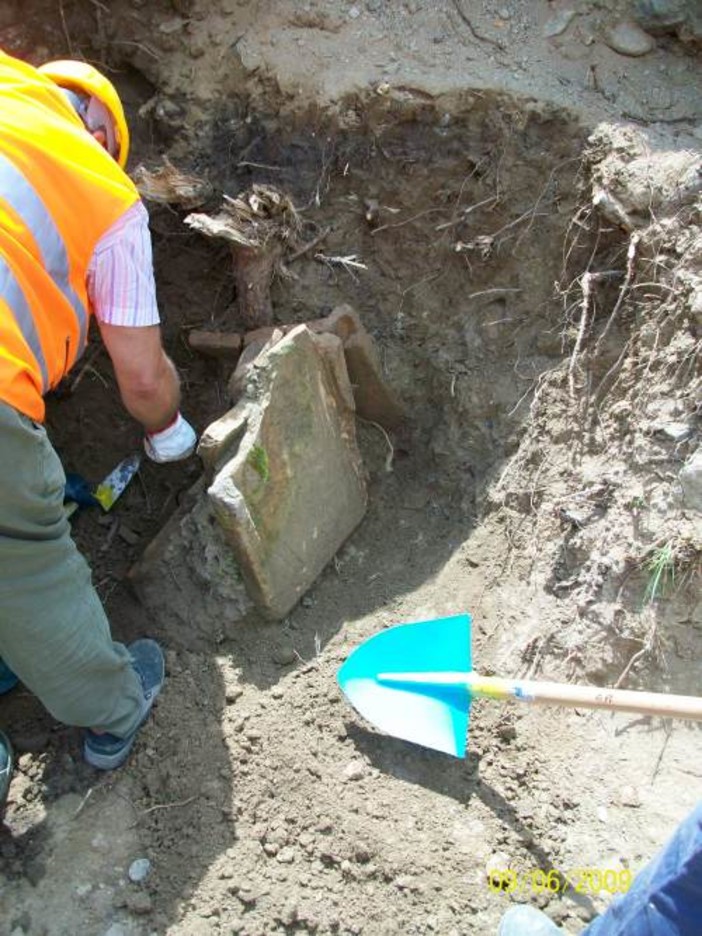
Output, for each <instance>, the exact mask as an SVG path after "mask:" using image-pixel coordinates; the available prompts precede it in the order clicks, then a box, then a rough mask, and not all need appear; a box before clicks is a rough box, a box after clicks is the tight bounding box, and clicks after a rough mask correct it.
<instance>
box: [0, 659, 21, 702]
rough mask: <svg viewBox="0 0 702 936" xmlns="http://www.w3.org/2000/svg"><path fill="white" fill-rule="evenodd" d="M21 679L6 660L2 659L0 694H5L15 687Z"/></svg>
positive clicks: (0, 664) (0, 663) (0, 666)
mask: <svg viewBox="0 0 702 936" xmlns="http://www.w3.org/2000/svg"><path fill="white" fill-rule="evenodd" d="M18 682H19V679H18V678H17V677H16V676H15V674H14V673H13V672H12V670H11V669H10V667H9V666H8V665H7V663H5V662H4V660H1V659H0V695H5V693H6V692H9V691H10V690H11V689H14V688H15V686H16V685H17V683H18Z"/></svg>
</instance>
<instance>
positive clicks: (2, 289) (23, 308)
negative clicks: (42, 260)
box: [0, 257, 49, 393]
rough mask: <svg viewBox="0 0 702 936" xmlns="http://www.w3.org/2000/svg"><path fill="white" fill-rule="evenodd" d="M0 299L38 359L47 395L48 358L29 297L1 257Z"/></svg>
mask: <svg viewBox="0 0 702 936" xmlns="http://www.w3.org/2000/svg"><path fill="white" fill-rule="evenodd" d="M0 298H2V299H4V300H5V302H6V303H7V304H8V306H9V307H10V310H11V312H12V314H13V316H14V319H15V322H17V326H18V327H19V330H20V331H21V332H22V337H23V338H24V340H25V341H26V342H27V345H28V346H29V349H30V351H31V352H32V354H33V355H34V357H35V358H36V359H37V364H38V365H39V370H40V371H41V380H42V384H43V387H44V390H43V392H44V393H45V392H46V391H47V390H48V389H49V370H48V368H47V366H46V358H45V357H44V352H43V351H42V348H41V342H40V341H39V335H38V334H37V329H36V325H35V324H34V318H33V316H32V312H31V309H30V308H29V303H28V302H27V297H26V296H25V294H24V292H23V291H22V287H21V286H20V284H19V283H18V282H17V279H16V277H15V274H14V273H13V272H12V270H11V269H10V267H9V266H8V264H7V261H6V260H5V259H4V258H3V257H0Z"/></svg>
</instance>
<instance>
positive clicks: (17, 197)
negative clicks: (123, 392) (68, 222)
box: [0, 153, 88, 392]
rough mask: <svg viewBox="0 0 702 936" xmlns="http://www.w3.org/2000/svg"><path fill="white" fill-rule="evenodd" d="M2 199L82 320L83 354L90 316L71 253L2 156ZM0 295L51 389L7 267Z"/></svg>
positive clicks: (37, 200)
mask: <svg viewBox="0 0 702 936" xmlns="http://www.w3.org/2000/svg"><path fill="white" fill-rule="evenodd" d="M0 198H3V199H4V200H5V201H6V202H7V203H8V204H9V205H10V207H11V208H12V209H13V210H14V212H15V213H16V214H17V215H19V217H20V218H21V219H22V221H23V222H24V224H25V226H26V228H27V230H28V231H29V233H30V234H31V235H32V237H33V238H34V242H35V243H36V245H37V247H38V248H39V252H40V254H41V260H42V263H43V266H44V269H45V270H46V272H47V273H48V274H49V276H50V277H51V278H52V280H53V281H54V284H55V285H56V286H57V287H58V289H59V290H60V291H61V292H62V293H63V295H64V297H65V298H66V300H67V301H68V302H69V303H70V305H71V307H72V309H73V311H74V312H75V314H76V318H77V320H78V330H79V343H78V349H79V353H80V351H81V350H82V349H83V348H84V347H85V342H86V340H87V334H88V313H87V311H86V309H85V306H84V305H83V303H82V302H81V300H80V298H79V297H78V296H77V295H76V292H75V290H74V289H73V287H72V286H71V283H70V280H69V271H68V252H67V250H66V245H65V243H64V241H63V238H62V237H61V235H60V233H59V231H58V228H57V227H56V224H55V223H54V219H53V218H52V217H51V215H50V214H49V212H48V211H47V209H46V206H45V205H44V203H43V201H42V200H41V198H40V197H39V196H38V195H37V193H36V191H35V190H34V188H33V186H32V185H31V184H30V182H28V181H27V179H26V178H25V176H24V175H23V174H22V173H21V172H20V170H19V169H18V168H17V166H15V165H14V163H12V162H11V161H10V160H9V159H8V158H7V157H6V156H4V155H3V154H2V153H0ZM0 274H1V276H0V295H1V296H2V297H3V299H4V300H5V301H6V302H7V303H8V305H9V306H10V308H11V309H12V311H13V313H14V316H15V320H16V322H17V324H18V325H19V327H20V329H21V331H22V336H23V337H24V340H25V341H26V342H27V344H28V345H29V347H30V348H31V349H32V353H33V354H34V356H35V357H36V359H37V362H38V364H39V367H40V369H41V373H42V379H43V381H44V390H43V392H46V390H48V389H49V378H48V371H47V367H46V360H45V358H44V355H43V352H42V350H41V345H40V343H39V336H38V334H37V332H36V328H35V324H34V319H33V317H32V314H31V311H30V309H29V304H28V303H27V299H26V297H25V295H24V293H23V292H22V289H21V287H20V285H19V283H18V282H17V280H16V279H15V277H14V275H13V273H12V271H11V270H10V268H9V267H8V266H7V264H6V263H4V262H3V263H2V265H1V266H0Z"/></svg>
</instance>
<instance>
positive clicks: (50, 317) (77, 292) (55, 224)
mask: <svg viewBox="0 0 702 936" xmlns="http://www.w3.org/2000/svg"><path fill="white" fill-rule="evenodd" d="M128 150H129V132H128V128H127V123H126V120H125V117H124V111H123V108H122V104H121V102H120V99H119V97H118V95H117V92H116V90H115V88H114V87H113V86H112V84H111V83H110V82H109V81H108V79H107V78H105V76H104V75H102V74H101V73H100V72H98V71H97V70H96V69H94V68H93V67H92V66H90V65H88V64H87V63H84V62H75V61H61V62H51V63H49V64H47V65H45V66H42V67H41V68H39V69H36V68H34V67H32V66H30V65H28V64H26V63H24V62H21V61H19V60H18V59H16V58H13V57H11V56H9V55H6V54H4V53H3V52H0V449H1V451H2V459H1V461H0V692H3V691H9V690H10V689H11V688H12V687H13V686H14V684H15V683H16V682H17V679H18V678H19V679H21V680H22V682H23V683H24V684H25V686H26V687H27V688H28V689H30V690H31V691H32V692H33V693H35V694H36V695H37V696H38V698H39V699H40V700H41V702H42V703H43V704H44V705H45V707H46V708H47V709H48V710H49V711H50V712H51V714H52V715H53V716H54V717H55V718H57V719H58V720H60V721H62V722H64V723H66V724H69V725H76V726H81V727H83V728H84V729H85V734H84V741H83V754H84V757H85V759H86V760H87V761H88V763H90V764H92V765H93V766H95V767H97V768H100V769H106V770H109V769H112V768H114V767H118V766H119V765H120V764H122V763H123V762H124V760H125V759H126V757H127V755H128V753H129V751H130V749H131V746H132V744H133V742H134V739H135V736H136V734H137V732H138V730H139V727H140V726H141V725H142V723H143V722H144V720H145V718H146V717H147V715H148V713H149V711H150V709H151V706H152V704H153V701H154V699H155V698H156V696H157V694H158V692H159V690H160V689H161V685H162V683H163V679H164V665H163V655H162V652H161V650H160V648H159V646H158V644H156V643H155V642H154V641H152V640H148V639H142V640H137V641H135V642H134V643H132V644H131V645H130V646H129V647H125V646H123V645H122V644H120V643H118V642H115V641H113V640H112V637H111V635H110V628H109V624H108V622H107V619H106V616H105V613H104V610H103V608H102V605H101V603H100V600H99V598H98V596H97V594H96V592H95V590H94V588H93V586H92V584H91V580H90V572H89V569H88V567H87V564H86V562H85V560H84V559H83V558H82V556H81V555H80V554H79V553H78V551H77V549H76V546H75V544H74V542H73V540H72V538H71V535H70V528H69V524H68V520H67V517H66V513H65V510H64V508H63V491H64V486H65V476H64V473H63V470H62V468H61V464H60V462H59V459H58V456H57V455H56V452H55V451H54V449H53V447H52V445H51V443H50V442H49V440H48V437H47V435H46V432H45V430H44V427H43V421H44V395H45V394H46V393H47V392H48V391H49V390H51V389H52V388H54V387H56V385H57V384H58V383H59V381H60V380H61V379H62V378H63V377H64V375H65V374H66V373H67V372H68V371H69V370H70V369H71V367H72V366H73V364H74V363H75V361H76V360H77V358H78V357H79V355H80V354H81V353H82V351H83V349H84V347H85V342H86V337H87V332H88V324H89V320H90V316H91V315H95V317H96V319H97V321H98V325H99V327H100V332H101V336H102V340H103V342H104V344H105V347H106V348H107V351H108V353H109V355H110V357H111V359H112V363H113V365H114V370H115V375H116V378H117V382H118V385H119V391H120V395H121V398H122V401H123V403H124V406H125V407H126V409H127V410H128V412H129V413H130V414H131V415H132V416H133V417H134V418H135V419H136V420H137V421H138V422H139V423H141V425H142V426H143V428H144V433H145V439H144V446H145V449H146V453H147V455H148V456H149V457H150V458H152V459H153V460H155V461H157V462H165V461H173V460H177V459H180V458H185V457H187V456H188V455H190V454H191V453H192V451H193V450H194V447H195V443H196V437H195V433H194V431H193V429H192V427H191V426H190V425H189V424H188V423H187V422H186V420H185V419H184V418H183V417H182V415H181V414H180V409H179V407H180V382H179V379H178V375H177V373H176V370H175V368H174V366H173V364H172V362H171V361H170V360H169V358H168V357H167V356H166V354H165V352H164V350H163V347H162V344H161V333H160V327H159V316H158V308H157V305H156V299H155V288H154V283H153V266H152V257H151V242H150V236H149V231H148V216H147V213H146V210H145V208H144V206H143V205H142V203H141V200H140V198H139V194H138V192H137V190H136V188H135V186H134V184H133V182H132V181H131V179H130V178H129V177H128V176H127V175H126V173H125V171H124V167H125V165H126V161H127V155H128ZM10 769H11V751H10V750H9V742H8V741H7V738H6V737H5V736H4V735H2V733H1V732H0V807H1V805H2V800H3V794H4V793H6V792H7V786H8V784H9V773H10Z"/></svg>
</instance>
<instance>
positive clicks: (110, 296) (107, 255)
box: [86, 201, 160, 327]
mask: <svg viewBox="0 0 702 936" xmlns="http://www.w3.org/2000/svg"><path fill="white" fill-rule="evenodd" d="M86 285H87V289H88V299H89V300H90V303H91V306H92V309H93V312H94V313H95V316H96V318H97V320H98V321H99V322H102V323H103V324H105V325H123V326H130V327H143V326H146V325H158V324H159V322H160V317H159V313H158V304H157V302H156V284H155V282H154V268H153V257H152V253H151V234H150V232H149V215H148V212H147V210H146V208H145V207H144V205H143V204H142V203H141V201H138V202H136V203H135V204H134V205H132V206H131V207H130V208H129V209H128V210H127V211H125V213H124V214H123V215H122V216H121V217H120V218H119V219H118V220H117V221H116V222H115V223H114V224H113V225H112V227H111V228H110V229H109V230H108V231H107V232H106V233H105V234H103V236H102V237H101V238H100V240H99V241H98V244H97V246H96V248H95V251H94V252H93V256H92V258H91V261H90V265H89V266H88V274H87V281H86Z"/></svg>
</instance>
